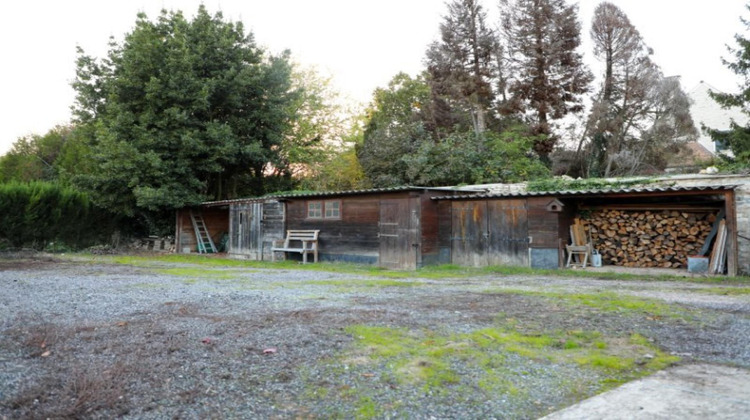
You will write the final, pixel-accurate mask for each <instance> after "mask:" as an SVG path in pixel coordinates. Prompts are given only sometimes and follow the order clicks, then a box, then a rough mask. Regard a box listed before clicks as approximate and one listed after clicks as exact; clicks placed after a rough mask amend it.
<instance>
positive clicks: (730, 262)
mask: <svg viewBox="0 0 750 420" xmlns="http://www.w3.org/2000/svg"><path fill="white" fill-rule="evenodd" d="M724 211H725V214H726V224H727V234H728V237H727V249H726V252H727V275H729V276H732V277H734V276H736V275H737V271H738V270H737V269H738V266H739V264H738V253H737V209H736V208H735V202H734V190H730V191H726V192H725V193H724Z"/></svg>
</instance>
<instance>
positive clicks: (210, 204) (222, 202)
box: [200, 197, 275, 207]
mask: <svg viewBox="0 0 750 420" xmlns="http://www.w3.org/2000/svg"><path fill="white" fill-rule="evenodd" d="M269 199H275V198H273V197H249V198H234V199H231V200H219V201H205V202H203V203H201V204H200V205H201V206H205V207H213V206H226V205H228V204H237V203H252V202H256V201H266V200H269Z"/></svg>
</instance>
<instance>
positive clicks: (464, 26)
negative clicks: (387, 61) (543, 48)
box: [426, 0, 499, 136]
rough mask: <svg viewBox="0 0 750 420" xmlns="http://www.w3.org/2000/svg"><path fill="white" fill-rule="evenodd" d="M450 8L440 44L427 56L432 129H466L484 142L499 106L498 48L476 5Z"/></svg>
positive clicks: (464, 0) (468, 1)
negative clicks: (495, 85) (458, 126)
mask: <svg viewBox="0 0 750 420" xmlns="http://www.w3.org/2000/svg"><path fill="white" fill-rule="evenodd" d="M447 6H448V14H447V15H446V16H445V17H444V18H443V22H442V23H441V24H440V41H436V42H433V43H432V44H431V45H430V47H429V48H428V50H427V54H426V64H427V72H428V74H429V78H428V82H429V84H430V88H431V93H432V102H433V107H434V110H435V112H434V113H433V116H434V118H435V121H434V122H433V125H434V126H435V127H440V128H444V129H448V130H451V129H453V127H454V126H455V125H456V124H461V123H463V125H464V126H468V127H471V128H472V129H473V130H474V132H475V133H476V134H477V135H478V136H479V135H481V134H482V133H483V132H484V131H485V130H486V129H487V119H488V118H489V117H490V116H491V114H490V110H491V107H492V104H493V102H494V100H495V92H494V91H493V88H492V82H493V80H494V79H495V78H496V77H497V67H496V64H497V59H496V56H497V54H498V53H499V45H498V41H497V38H496V36H495V33H494V32H493V31H492V30H490V29H489V28H488V27H487V25H486V23H485V21H486V13H485V12H484V10H483V9H482V7H481V5H479V2H478V1H477V0H454V1H452V2H450V3H448V4H447ZM467 117H468V118H467ZM467 121H469V122H470V124H466V122H467Z"/></svg>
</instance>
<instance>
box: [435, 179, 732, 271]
mask: <svg viewBox="0 0 750 420" xmlns="http://www.w3.org/2000/svg"><path fill="white" fill-rule="evenodd" d="M734 188H735V187H734V186H733V185H708V186H671V187H652V188H623V189H610V190H591V191H548V192H520V193H506V194H472V195H451V196H440V197H434V198H433V200H434V201H437V202H438V203H439V204H438V212H439V215H440V218H441V222H440V223H439V225H440V228H441V229H440V234H439V237H440V240H439V245H438V247H439V249H440V253H441V255H443V258H442V261H444V262H445V261H446V260H447V261H449V262H451V263H454V264H459V265H468V266H487V265H505V264H508V265H522V266H531V267H536V268H554V267H559V266H562V265H563V258H564V245H565V244H567V243H570V226H571V225H572V224H574V223H580V224H582V225H584V226H585V229H586V232H587V234H588V236H589V240H590V241H591V242H593V246H594V247H595V249H597V250H598V251H599V252H600V253H602V254H603V255H604V256H605V263H608V264H613V265H624V266H628V267H669V268H686V267H687V261H686V260H687V256H688V255H689V254H693V253H694V254H698V253H699V252H700V251H701V249H704V250H705V249H707V248H710V245H711V244H708V245H706V244H705V242H706V241H711V240H712V237H709V235H710V231H711V230H712V227H713V226H718V225H719V221H720V219H721V220H724V223H723V225H724V228H725V229H726V238H725V240H726V244H725V246H724V247H723V251H724V253H725V257H723V258H725V259H726V266H725V271H726V273H728V274H729V275H736V274H737V272H738V254H737V220H736V211H735V193H734ZM631 219H632V220H634V223H635V224H632V225H631V224H629V223H630V221H631ZM678 219H679V221H678ZM682 219H684V221H682ZM645 220H648V221H651V220H654V222H653V224H647V223H646V222H645ZM637 223H640V225H639V224H637ZM675 224H679V225H680V228H679V231H680V232H678V233H675V232H676V231H675V229H673V226H674V225H675ZM707 224H710V225H709V227H708V228H706V225H707ZM662 225H663V227H664V228H663V229H662ZM696 226H700V227H699V228H698V229H697V230H696V228H695V227H696ZM683 230H684V231H686V234H685V235H684V238H683V237H682V233H681V232H682V231H683ZM657 231H659V232H658V233H657ZM652 235H653V236H652ZM446 254H448V255H449V257H447V258H446V257H445V255H446Z"/></svg>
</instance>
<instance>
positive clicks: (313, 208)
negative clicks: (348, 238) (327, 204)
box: [307, 201, 323, 219]
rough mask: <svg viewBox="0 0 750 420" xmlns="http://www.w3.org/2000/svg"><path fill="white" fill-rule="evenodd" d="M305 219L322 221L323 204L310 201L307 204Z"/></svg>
mask: <svg viewBox="0 0 750 420" xmlns="http://www.w3.org/2000/svg"><path fill="white" fill-rule="evenodd" d="M307 218H308V219H322V218H323V203H321V202H320V201H310V202H308V203H307Z"/></svg>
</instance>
